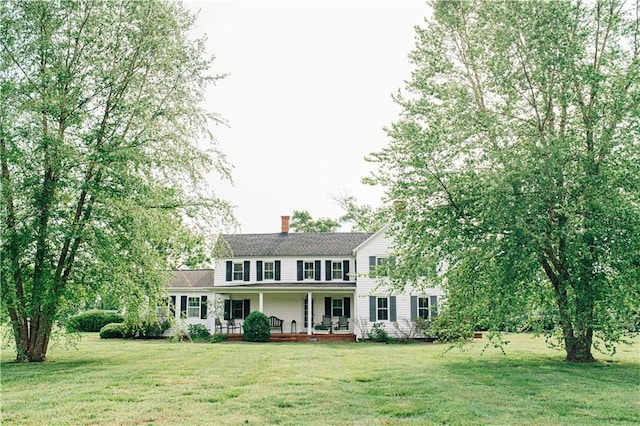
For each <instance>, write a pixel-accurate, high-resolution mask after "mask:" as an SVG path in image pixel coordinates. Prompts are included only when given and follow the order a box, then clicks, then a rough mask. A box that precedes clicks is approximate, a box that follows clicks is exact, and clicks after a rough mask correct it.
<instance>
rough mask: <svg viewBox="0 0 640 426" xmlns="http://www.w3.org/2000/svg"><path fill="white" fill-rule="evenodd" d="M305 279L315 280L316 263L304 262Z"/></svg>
mask: <svg viewBox="0 0 640 426" xmlns="http://www.w3.org/2000/svg"><path fill="white" fill-rule="evenodd" d="M303 277H304V279H305V280H312V279H314V278H315V269H314V262H304V276H303Z"/></svg>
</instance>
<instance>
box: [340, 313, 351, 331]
mask: <svg viewBox="0 0 640 426" xmlns="http://www.w3.org/2000/svg"><path fill="white" fill-rule="evenodd" d="M338 330H349V318H347V317H344V316H340V317H339V318H338Z"/></svg>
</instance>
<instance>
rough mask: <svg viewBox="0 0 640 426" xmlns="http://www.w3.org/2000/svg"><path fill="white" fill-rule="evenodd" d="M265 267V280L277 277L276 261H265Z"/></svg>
mask: <svg viewBox="0 0 640 426" xmlns="http://www.w3.org/2000/svg"><path fill="white" fill-rule="evenodd" d="M263 267H264V269H263V278H264V279H265V280H272V279H274V278H275V275H274V272H275V266H274V262H264V266H263Z"/></svg>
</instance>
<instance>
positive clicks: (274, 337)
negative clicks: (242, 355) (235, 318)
mask: <svg viewBox="0 0 640 426" xmlns="http://www.w3.org/2000/svg"><path fill="white" fill-rule="evenodd" d="M227 341H230V342H239V341H243V338H242V334H229V335H227ZM355 341H356V336H355V334H312V335H311V336H309V335H308V334H306V333H282V334H280V333H272V334H271V337H270V339H269V342H272V343H278V342H307V343H308V342H355Z"/></svg>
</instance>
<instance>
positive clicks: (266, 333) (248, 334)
mask: <svg viewBox="0 0 640 426" xmlns="http://www.w3.org/2000/svg"><path fill="white" fill-rule="evenodd" d="M242 328H243V329H244V340H246V341H247V342H268V341H269V337H271V327H269V318H267V316H266V315H265V314H263V313H262V312H258V311H253V312H251V313H250V314H249V316H247V318H245V320H244V323H243V324H242Z"/></svg>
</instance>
